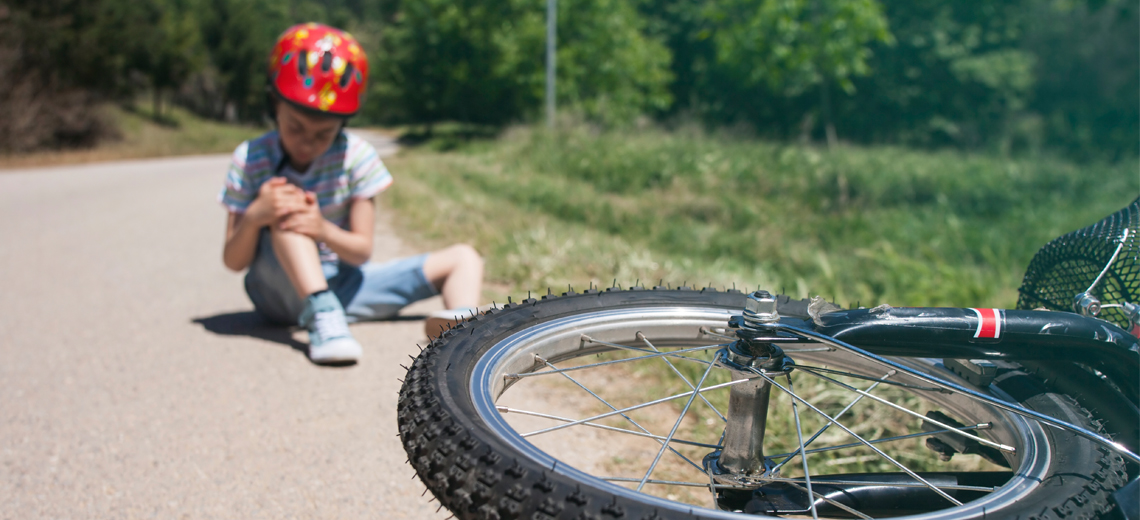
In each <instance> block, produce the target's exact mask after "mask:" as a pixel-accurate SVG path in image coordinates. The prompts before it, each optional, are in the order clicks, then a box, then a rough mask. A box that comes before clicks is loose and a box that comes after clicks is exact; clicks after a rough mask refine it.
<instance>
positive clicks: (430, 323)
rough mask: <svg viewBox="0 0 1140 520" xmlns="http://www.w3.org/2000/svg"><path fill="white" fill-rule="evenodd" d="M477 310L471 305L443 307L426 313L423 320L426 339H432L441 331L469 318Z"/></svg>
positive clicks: (441, 332)
mask: <svg viewBox="0 0 1140 520" xmlns="http://www.w3.org/2000/svg"><path fill="white" fill-rule="evenodd" d="M477 312H478V311H477V310H476V309H472V308H471V307H464V308H460V309H444V310H442V311H435V312H433V313H431V314H428V317H427V319H426V320H424V333H425V334H427V337H428V339H432V338H434V337H436V336H439V335H440V334H443V331H445V330H447V329H450V328H452V327H454V326H455V325H456V324H458V323H459V322H461V321H463V320H465V319H467V318H470V317H472V316H474V315H475V313H477Z"/></svg>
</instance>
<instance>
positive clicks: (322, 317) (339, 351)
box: [298, 291, 364, 365]
mask: <svg viewBox="0 0 1140 520" xmlns="http://www.w3.org/2000/svg"><path fill="white" fill-rule="evenodd" d="M298 321H300V323H301V325H302V326H304V327H305V328H306V329H309V359H310V360H312V362H313V363H317V364H319V365H323V364H331V363H355V362H357V361H359V360H360V356H361V355H362V354H363V353H364V349H362V348H361V347H360V343H358V342H357V341H356V339H354V338H353V337H352V334H351V333H349V332H348V321H347V320H345V317H344V308H343V307H342V306H341V305H340V300H337V298H336V296H335V295H334V294H333V293H331V292H329V291H323V292H320V293H317V294H313V295H310V296H309V297H308V298H306V299H305V310H304V311H303V312H302V313H301V318H300V320H298Z"/></svg>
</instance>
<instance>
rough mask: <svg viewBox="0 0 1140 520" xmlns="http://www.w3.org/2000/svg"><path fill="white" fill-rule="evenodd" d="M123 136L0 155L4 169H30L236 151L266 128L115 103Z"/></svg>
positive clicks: (111, 112)
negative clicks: (159, 117) (160, 114)
mask: <svg viewBox="0 0 1140 520" xmlns="http://www.w3.org/2000/svg"><path fill="white" fill-rule="evenodd" d="M104 109H105V110H106V111H107V112H108V117H110V118H111V119H112V120H113V121H115V123H116V124H117V126H118V128H119V131H120V132H121V133H122V136H121V138H120V139H115V140H109V141H106V142H104V143H101V144H99V145H97V146H95V147H94V148H89V149H77V150H49V151H39V152H33V153H28V154H17V155H0V168H28V167H36V166H51V165H58V164H78V163H86V162H97V161H117V160H124V159H144V158H150V157H170V156H179V155H198V154H216V153H224V154H228V153H232V152H233V151H234V148H236V147H237V145H238V144H239V143H241V142H242V141H244V140H246V139H251V138H254V137H257V136H258V135H261V134H262V133H264V132H265V131H266V130H267V129H266V128H257V127H252V126H245V125H233V124H226V123H221V122H218V121H211V120H208V119H203V118H201V117H198V116H196V115H194V114H192V113H191V112H189V111H187V110H186V109H183V108H179V107H176V106H171V107H167V108H166V113H165V114H164V118H163V119H164V121H163V122H162V123H157V122H155V120H154V119H153V118H151V117H150V113H149V112H148V111H147V110H146V109H143V108H140V109H139V110H138V111H128V110H124V109H122V108H119V107H117V106H114V105H108V106H107V107H105V108H104Z"/></svg>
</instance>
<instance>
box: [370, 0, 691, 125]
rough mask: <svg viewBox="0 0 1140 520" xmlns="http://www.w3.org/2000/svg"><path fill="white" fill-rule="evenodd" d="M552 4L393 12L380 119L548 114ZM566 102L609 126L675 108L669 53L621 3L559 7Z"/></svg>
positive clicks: (438, 5) (504, 118)
mask: <svg viewBox="0 0 1140 520" xmlns="http://www.w3.org/2000/svg"><path fill="white" fill-rule="evenodd" d="M543 6H544V3H543V2H541V1H536V0H458V1H452V0H417V1H414V2H402V3H398V4H392V5H390V6H389V8H388V9H389V11H388V12H390V13H392V14H393V15H392V19H391V25H389V26H388V27H387V29H386V32H385V34H384V38H383V42H382V49H381V50H380V56H381V59H380V60H379V66H378V67H377V69H376V72H375V74H374V78H376V81H375V82H374V85H375V86H374V88H373V90H372V92H373V94H374V99H375V100H376V104H375V105H373V106H374V107H376V108H374V109H373V110H375V111H376V112H373V115H374V116H376V117H379V118H383V119H387V120H399V121H406V122H420V123H429V124H430V123H434V122H439V121H445V120H452V121H460V122H468V123H478V124H491V125H501V124H505V123H509V122H512V121H519V120H523V119H526V118H530V117H533V116H534V114H535V113H536V111H537V110H538V108H539V107H540V106H541V100H542V96H543V70H544V69H543V66H544V57H543V52H544V41H545V29H544V27H545V26H544V14H545V12H544V9H543ZM558 23H559V42H558V43H559V49H558V87H559V98H560V100H559V103H560V105H562V106H571V107H576V108H578V109H579V110H580V111H581V112H582V113H584V114H585V115H586V116H587V117H590V118H592V119H595V120H599V121H605V122H618V121H625V120H629V119H630V118H632V116H633V115H636V114H640V113H642V112H643V111H645V110H646V109H648V108H650V107H654V106H662V105H665V104H667V103H668V99H669V98H668V92H667V90H666V85H667V83H668V81H669V79H670V76H669V72H668V68H667V67H668V63H669V54H668V51H667V50H666V48H665V47H664V46H663V45H662V44H661V43H660V42H658V41H656V40H654V39H652V38H648V37H646V36H645V35H644V33H643V32H642V26H643V22H642V21H641V19H640V18H639V17H638V15H637V11H636V10H635V9H634V8H633V7H632V6H631V5H630V4H628V3H627V2H623V1H620V0H581V1H574V2H560V4H559V14H558Z"/></svg>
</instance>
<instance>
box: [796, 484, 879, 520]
mask: <svg viewBox="0 0 1140 520" xmlns="http://www.w3.org/2000/svg"><path fill="white" fill-rule="evenodd" d="M787 484H788V485H789V486H792V487H794V488H796V489H798V490H800V491H807V492H808V493H811V495H812V496H814V497H816V498H818V499H820V500H823V501H824V502H827V503H828V504H831V505H833V506H835V507H838V508H839V509H842V510H844V511H847V512H848V513H849V514H852V515H855V516H857V517H859V518H862V519H864V520H875V519H874V518H871V517H869V516H867V515H865V514H863V513H860V512H859V511H856V510H854V509H852V508H850V507H848V506H846V505H844V504H842V503H839V502H836V501H835V500H832V499H830V498H827V496H825V495H821V494H819V493H816V492H815V491H812V490H810V489H804V487H803V486H801V485H799V484H796V483H795V482H788V483H787ZM811 509H812V512H813V513H814V512H815V501H814V500H813V501H812V503H811Z"/></svg>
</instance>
